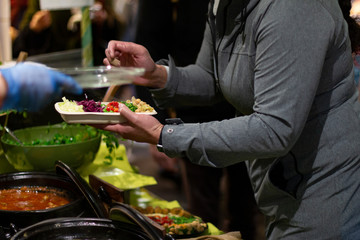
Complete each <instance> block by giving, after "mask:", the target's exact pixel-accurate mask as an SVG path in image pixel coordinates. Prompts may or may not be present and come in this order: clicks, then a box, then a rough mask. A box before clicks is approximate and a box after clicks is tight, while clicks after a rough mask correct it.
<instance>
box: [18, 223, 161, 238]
mask: <svg viewBox="0 0 360 240" xmlns="http://www.w3.org/2000/svg"><path fill="white" fill-rule="evenodd" d="M35 239H36V240H48V239H52V240H58V239H79V240H84V239H97V240H98V239H104V240H105V239H106V240H120V239H121V240H154V239H159V238H153V237H152V236H148V235H147V233H146V232H144V231H143V230H142V229H141V228H140V227H139V226H136V225H133V224H129V223H124V222H118V221H113V220H110V219H102V218H57V219H49V220H45V221H43V222H40V223H37V224H34V225H32V226H30V227H28V228H25V229H22V230H21V231H19V232H18V233H16V234H15V235H13V236H12V238H11V240H35ZM161 239H167V238H161Z"/></svg>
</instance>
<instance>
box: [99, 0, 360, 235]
mask: <svg viewBox="0 0 360 240" xmlns="http://www.w3.org/2000/svg"><path fill="white" fill-rule="evenodd" d="M351 51H352V50H351V44H350V39H349V32H348V25H347V23H346V20H345V19H344V16H343V13H342V11H341V9H340V6H339V3H338V1H337V0H327V1H322V0H302V1H298V0H276V1H275V0H220V1H212V3H211V5H210V8H209V20H208V24H207V26H206V30H205V35H204V40H203V44H202V47H201V50H200V53H199V55H198V58H197V61H196V64H194V65H189V66H186V67H176V66H175V65H174V63H173V61H172V59H171V57H169V61H168V62H162V63H161V64H160V63H158V64H156V63H154V62H153V61H152V58H151V56H150V55H149V53H148V51H147V50H146V49H145V48H144V47H143V46H140V45H137V44H134V43H130V42H120V41H111V42H110V43H109V45H108V48H107V50H106V56H107V58H106V59H104V63H105V64H110V63H111V62H113V60H114V59H117V60H119V62H120V63H119V64H117V65H118V66H134V67H142V68H145V69H146V73H145V74H144V75H143V76H142V77H138V78H136V79H135V80H134V84H139V85H142V86H147V87H150V89H151V92H152V95H153V97H154V100H155V101H156V103H157V104H158V105H159V106H162V107H167V106H188V105H210V104H214V103H216V102H218V101H221V100H222V99H226V100H227V101H228V102H229V103H231V104H232V105H233V106H234V107H235V108H236V110H237V112H238V114H237V115H236V116H234V118H231V119H224V120H222V121H213V122H207V123H201V124H182V123H179V124H165V125H163V124H160V123H159V122H158V121H157V120H156V119H155V118H154V117H152V116H149V115H146V116H145V115H138V114H135V113H133V112H131V111H130V110H129V109H127V108H126V107H124V105H122V106H121V109H120V114H121V115H123V116H124V117H125V118H126V119H127V122H125V123H122V124H116V125H98V126H97V127H99V128H103V129H106V130H110V131H114V132H117V133H119V134H120V135H121V136H122V137H124V138H127V139H132V140H135V141H139V142H148V143H151V144H159V149H160V150H163V151H164V152H165V153H166V154H167V155H168V156H170V157H184V156H186V157H187V158H188V159H189V160H190V161H191V162H193V163H195V164H200V165H205V166H212V167H226V166H229V165H231V164H235V163H238V162H241V161H245V163H246V165H247V169H248V172H249V175H250V178H251V182H252V187H253V189H254V193H255V199H256V201H257V204H258V206H259V208H260V210H261V211H262V212H263V213H264V215H265V217H266V237H267V239H359V236H360V201H359V199H360V181H359V179H360V147H359V146H360V128H359V126H360V117H359V115H360V103H359V102H358V101H357V98H358V92H357V90H356V87H355V84H354V71H353V62H352V57H351ZM165 64H167V65H168V66H165Z"/></svg>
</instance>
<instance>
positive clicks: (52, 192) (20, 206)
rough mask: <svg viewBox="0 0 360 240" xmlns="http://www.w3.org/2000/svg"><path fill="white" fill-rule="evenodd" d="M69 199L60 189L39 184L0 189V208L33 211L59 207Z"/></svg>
mask: <svg viewBox="0 0 360 240" xmlns="http://www.w3.org/2000/svg"><path fill="white" fill-rule="evenodd" d="M69 202H70V200H69V199H68V198H66V197H65V194H64V192H63V191H61V190H57V189H54V188H48V187H40V186H35V187H34V186H31V187H29V186H23V187H20V188H9V189H0V210H7V211H34V210H44V209H49V208H54V207H59V206H62V205H65V204H68V203H69Z"/></svg>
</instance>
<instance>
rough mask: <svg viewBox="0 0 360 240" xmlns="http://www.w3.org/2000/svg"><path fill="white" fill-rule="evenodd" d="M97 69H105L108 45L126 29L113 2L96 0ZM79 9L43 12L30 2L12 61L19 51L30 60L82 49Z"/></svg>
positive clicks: (93, 13)
mask: <svg viewBox="0 0 360 240" xmlns="http://www.w3.org/2000/svg"><path fill="white" fill-rule="evenodd" d="M90 14H91V16H90V17H91V21H92V41H93V44H92V46H93V59H94V65H95V66H99V65H103V64H102V60H103V58H104V51H105V49H106V47H107V43H108V41H110V40H112V39H121V38H122V34H123V32H124V29H125V25H124V22H123V20H122V18H121V16H119V15H117V14H116V13H115V11H114V9H113V2H112V0H96V1H95V3H94V5H93V6H91V7H90ZM80 21H81V10H80V9H67V10H52V11H48V10H41V9H40V1H39V0H28V7H27V10H26V12H25V13H24V16H23V19H22V21H21V23H20V26H19V30H20V31H19V34H18V36H17V37H16V38H15V40H14V42H13V57H14V58H16V57H17V56H18V55H19V53H20V51H25V52H27V53H28V55H29V56H34V55H39V54H45V53H52V52H59V51H65V50H70V49H75V48H81V36H80Z"/></svg>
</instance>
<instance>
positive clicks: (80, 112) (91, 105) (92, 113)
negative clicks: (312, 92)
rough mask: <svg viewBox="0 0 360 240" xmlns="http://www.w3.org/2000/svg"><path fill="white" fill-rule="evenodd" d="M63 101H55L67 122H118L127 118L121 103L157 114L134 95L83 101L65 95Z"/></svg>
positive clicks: (135, 110) (130, 107) (134, 110)
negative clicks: (123, 114)
mask: <svg viewBox="0 0 360 240" xmlns="http://www.w3.org/2000/svg"><path fill="white" fill-rule="evenodd" d="M62 100H63V101H62V102H57V103H55V109H56V111H57V112H58V113H59V114H60V115H61V117H62V119H63V120H64V121H65V122H67V123H80V124H117V123H122V122H124V121H125V119H124V118H123V117H122V116H121V115H120V112H119V104H120V103H123V104H125V105H126V106H127V107H128V108H129V109H130V110H131V111H133V112H135V113H136V114H147V115H155V114H157V112H156V111H155V109H154V108H153V107H152V106H150V105H149V104H147V103H146V102H144V101H142V100H141V99H139V98H135V97H132V98H131V99H129V100H126V101H111V102H101V101H94V100H89V99H85V100H82V101H75V100H69V99H66V98H65V97H63V98H62Z"/></svg>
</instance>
